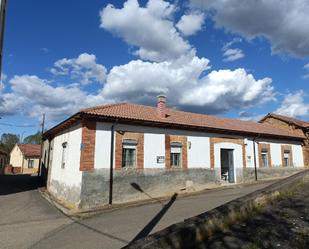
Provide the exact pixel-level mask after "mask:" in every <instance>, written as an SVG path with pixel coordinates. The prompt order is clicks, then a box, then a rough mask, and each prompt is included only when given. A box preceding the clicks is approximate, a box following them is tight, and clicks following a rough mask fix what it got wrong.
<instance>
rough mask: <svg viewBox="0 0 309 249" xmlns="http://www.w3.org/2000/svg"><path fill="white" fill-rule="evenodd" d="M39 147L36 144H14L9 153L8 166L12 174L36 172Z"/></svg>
mask: <svg viewBox="0 0 309 249" xmlns="http://www.w3.org/2000/svg"><path fill="white" fill-rule="evenodd" d="M40 152H41V146H40V145H38V144H15V146H14V147H13V149H12V151H11V153H10V166H11V167H12V171H13V172H14V173H20V174H34V173H37V172H38V166H39V160H40V155H41V153H40Z"/></svg>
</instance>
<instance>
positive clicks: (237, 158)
mask: <svg viewBox="0 0 309 249" xmlns="http://www.w3.org/2000/svg"><path fill="white" fill-rule="evenodd" d="M221 149H232V150H234V151H233V159H234V176H235V182H237V175H236V168H243V156H242V155H243V154H242V146H241V145H240V144H235V143H216V144H215V145H214V153H215V158H214V159H215V168H216V169H221Z"/></svg>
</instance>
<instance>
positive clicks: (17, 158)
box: [10, 144, 24, 167]
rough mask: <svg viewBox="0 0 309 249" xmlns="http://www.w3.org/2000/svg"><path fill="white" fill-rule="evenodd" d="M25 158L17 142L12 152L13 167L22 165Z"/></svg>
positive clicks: (11, 162) (11, 161)
mask: <svg viewBox="0 0 309 249" xmlns="http://www.w3.org/2000/svg"><path fill="white" fill-rule="evenodd" d="M23 159H24V157H23V153H22V152H21V150H20V149H19V147H18V146H17V144H15V146H14V148H13V149H12V151H11V153H10V164H11V165H12V166H13V167H22V166H23Z"/></svg>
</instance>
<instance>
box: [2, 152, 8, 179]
mask: <svg viewBox="0 0 309 249" xmlns="http://www.w3.org/2000/svg"><path fill="white" fill-rule="evenodd" d="M7 158H8V154H7V153H6V152H5V151H4V150H1V149H0V175H2V174H4V170H5V166H6V164H7Z"/></svg>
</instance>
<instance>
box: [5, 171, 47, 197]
mask: <svg viewBox="0 0 309 249" xmlns="http://www.w3.org/2000/svg"><path fill="white" fill-rule="evenodd" d="M42 186H43V184H42V183H41V181H40V180H39V178H38V177H37V176H31V175H1V176H0V195H9V194H14V193H19V192H24V191H29V190H33V189H37V188H39V187H42Z"/></svg>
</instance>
